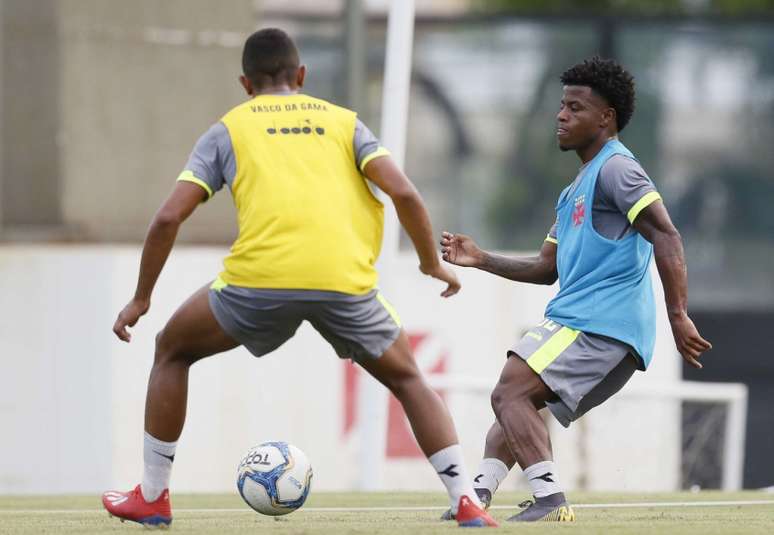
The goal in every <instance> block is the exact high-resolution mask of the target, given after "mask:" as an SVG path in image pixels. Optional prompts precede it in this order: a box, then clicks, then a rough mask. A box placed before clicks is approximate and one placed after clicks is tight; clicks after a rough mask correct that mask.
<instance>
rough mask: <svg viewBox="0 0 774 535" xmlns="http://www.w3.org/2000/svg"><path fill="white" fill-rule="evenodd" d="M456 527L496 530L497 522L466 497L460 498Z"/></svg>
mask: <svg viewBox="0 0 774 535" xmlns="http://www.w3.org/2000/svg"><path fill="white" fill-rule="evenodd" d="M455 518H456V519H457V525H458V526H459V527H461V528H496V527H499V525H498V524H497V522H495V520H494V519H493V518H492V517H491V516H489V514H488V513H487V512H486V511H484V510H483V509H481V508H480V507H479V506H478V505H476V504H475V503H473V502H472V501H470V498H468V497H467V496H462V497H461V498H460V503H459V505H458V506H457V514H456V516H455Z"/></svg>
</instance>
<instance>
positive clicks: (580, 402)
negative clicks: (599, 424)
mask: <svg viewBox="0 0 774 535" xmlns="http://www.w3.org/2000/svg"><path fill="white" fill-rule="evenodd" d="M513 354H515V355H517V356H519V357H521V358H522V359H523V360H524V361H525V362H526V363H527V364H528V365H529V367H530V368H532V369H533V370H534V371H535V373H537V374H538V375H539V376H540V378H541V379H542V380H543V382H544V383H545V384H546V386H548V388H550V389H551V391H552V392H554V394H556V396H557V399H556V400H554V401H549V402H548V403H546V405H547V406H548V409H549V410H550V411H551V413H552V414H553V415H554V416H555V417H556V419H557V420H558V421H559V423H560V424H562V425H563V426H564V427H569V425H570V423H571V422H573V421H575V420H577V419H578V418H580V417H581V416H583V415H584V414H585V413H587V412H588V411H589V410H591V409H593V408H594V407H596V406H597V405H599V404H601V403H602V402H604V401H605V400H607V399H608V398H609V397H610V396H612V395H613V394H615V393H616V392H618V391H619V390H620V389H621V388H623V386H624V385H625V384H626V383H627V381H628V380H629V379H630V378H631V376H632V375H634V372H635V370H637V369H638V368H641V364H640V361H639V357H637V356H636V353H635V352H634V350H633V349H632V348H631V347H630V346H629V345H627V344H624V343H623V342H619V341H618V340H613V339H612V338H607V337H605V336H599V335H595V334H587V333H584V332H581V331H576V330H574V329H570V328H569V327H563V326H562V325H559V324H558V323H555V322H553V321H551V320H550V319H547V318H546V319H544V320H543V321H542V322H540V323H539V324H538V325H537V326H536V327H533V328H532V329H530V330H529V331H527V333H526V334H525V335H524V337H523V338H522V339H521V340H520V341H519V342H518V343H517V344H516V345H515V346H513V347H512V348H511V349H510V351H509V352H508V356H512V355H513Z"/></svg>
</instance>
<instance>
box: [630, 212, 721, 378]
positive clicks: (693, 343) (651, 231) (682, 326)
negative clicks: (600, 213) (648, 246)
mask: <svg viewBox="0 0 774 535" xmlns="http://www.w3.org/2000/svg"><path fill="white" fill-rule="evenodd" d="M633 225H634V228H636V229H637V231H638V232H639V233H640V234H642V236H643V237H644V238H645V239H646V240H648V241H649V242H650V243H652V244H653V254H654V256H655V258H656V267H657V268H658V274H659V276H660V277H661V283H662V284H663V286H664V294H665V299H666V306H667V314H668V316H669V323H670V324H671V325H672V334H673V335H674V337H675V344H676V345H677V350H678V351H679V352H680V354H681V355H682V356H683V358H684V359H685V360H686V361H687V362H688V363H689V364H690V365H691V366H693V367H694V368H701V367H702V365H701V363H700V362H699V361H698V358H699V357H700V356H701V354H702V353H704V352H705V351H707V350H708V349H711V348H712V344H710V343H709V342H708V341H707V340H705V339H704V338H702V337H701V335H700V334H699V331H698V330H697V329H696V326H695V325H694V324H693V321H691V318H689V317H688V273H687V269H686V265H685V255H684V253H683V241H682V238H681V237H680V233H679V232H678V231H677V229H676V228H675V226H674V225H673V224H672V220H671V219H670V218H669V213H668V212H667V210H666V207H665V206H664V204H663V203H662V202H661V201H655V202H653V203H651V204H650V205H649V206H648V207H646V208H645V209H644V210H643V211H642V212H640V214H639V215H638V216H637V219H635V220H634V223H633Z"/></svg>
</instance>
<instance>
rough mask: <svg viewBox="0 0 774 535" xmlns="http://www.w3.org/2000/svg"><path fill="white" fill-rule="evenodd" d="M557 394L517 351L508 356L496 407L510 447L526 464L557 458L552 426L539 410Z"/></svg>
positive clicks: (497, 388)
mask: <svg viewBox="0 0 774 535" xmlns="http://www.w3.org/2000/svg"><path fill="white" fill-rule="evenodd" d="M555 397H556V394H554V393H553V392H552V391H551V390H550V389H549V388H548V386H546V384H545V383H544V382H543V381H542V380H541V379H540V376H539V375H538V374H537V373H535V371H534V370H533V369H532V368H530V367H529V365H528V364H527V363H526V362H525V361H524V360H522V359H521V358H519V357H518V356H515V355H514V356H513V357H509V358H508V360H507V361H506V362H505V366H504V367H503V370H502V372H501V373H500V379H499V381H498V382H497V386H495V389H494V391H493V392H492V398H491V399H492V409H493V410H494V413H495V417H496V418H497V422H498V423H499V424H500V428H501V429H502V432H503V435H504V438H505V441H506V443H507V445H508V449H509V450H510V451H511V453H512V454H513V457H514V459H515V460H516V462H517V463H519V466H521V467H522V468H525V467H528V466H531V465H533V464H535V463H538V462H541V461H549V460H551V459H552V458H553V455H552V452H551V442H550V439H549V436H548V427H546V424H545V422H544V421H543V418H541V416H540V414H538V411H539V410H540V409H542V408H543V407H545V404H546V401H548V400H550V399H553V398H555Z"/></svg>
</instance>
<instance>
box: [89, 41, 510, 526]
mask: <svg viewBox="0 0 774 535" xmlns="http://www.w3.org/2000/svg"><path fill="white" fill-rule="evenodd" d="M242 68H243V75H242V76H241V77H240V81H241V83H242V86H243V87H244V89H245V91H246V92H247V95H248V96H249V100H248V101H246V102H244V103H243V104H240V105H238V106H236V107H235V108H233V109H232V110H231V111H229V112H228V113H226V114H225V115H224V116H223V118H222V119H221V120H220V121H219V122H218V123H216V124H215V125H214V126H212V127H211V128H210V129H209V130H208V131H207V133H205V134H204V135H203V136H202V137H201V139H199V141H198V142H197V144H196V146H195V148H194V150H193V152H192V154H191V156H190V158H189V160H188V163H187V164H186V166H185V169H184V171H183V172H182V173H181V175H180V177H179V178H178V181H177V184H176V185H175V188H174V189H173V191H172V193H171V194H170V196H169V198H168V199H167V200H166V201H165V202H164V203H163V205H162V206H161V208H160V209H159V211H158V212H157V213H156V215H155V217H154V218H153V221H152V223H151V226H150V229H149V231H148V235H147V237H146V240H145V245H144V248H143V253H142V259H141V262H140V274H139V279H138V283H137V288H136V290H135V294H134V297H133V298H132V299H131V300H130V301H129V304H127V305H126V307H125V308H124V309H123V310H122V311H121V313H120V314H119V315H118V319H117V320H116V322H115V325H114V327H113V331H114V332H115V334H116V335H117V336H118V338H120V339H121V340H123V341H125V342H129V341H130V340H131V334H130V333H129V331H128V330H127V327H132V326H134V325H135V324H136V323H137V321H138V320H139V318H140V317H141V316H142V315H143V314H145V313H146V312H147V311H148V308H149V307H150V302H151V293H152V290H153V287H154V285H155V283H156V280H157V278H158V276H159V273H160V272H161V269H162V267H163V265H164V263H165V261H166V259H167V256H168V255H169V252H170V250H171V249H172V246H173V244H174V241H175V236H176V235H177V231H178V228H179V227H180V225H181V224H182V223H183V221H185V220H186V219H187V218H188V216H190V215H191V213H192V212H193V211H194V209H195V208H196V207H197V206H199V205H200V204H201V203H202V202H204V201H206V200H207V199H209V198H210V197H211V196H212V195H213V194H214V193H215V192H216V191H218V190H219V189H221V188H222V187H223V186H224V185H225V186H227V187H228V188H229V189H230V190H231V194H232V196H233V198H234V204H235V206H236V209H237V216H238V223H239V235H238V237H237V239H236V241H235V242H234V244H233V246H232V248H231V253H230V254H229V255H228V257H227V258H226V259H225V261H224V270H223V272H222V273H221V274H220V275H219V276H218V277H217V278H216V279H215V281H214V282H212V283H208V284H207V285H206V286H204V287H203V288H201V289H200V290H199V291H197V292H195V293H194V294H193V295H192V296H191V297H190V298H189V299H188V300H187V301H186V302H185V303H183V304H182V305H181V306H180V308H179V309H178V310H177V311H176V312H175V313H174V314H173V315H172V317H171V318H170V320H169V322H168V323H167V324H166V326H165V327H164V329H163V330H162V331H161V332H160V333H159V334H158V336H157V337H156V351H155V360H154V363H153V368H152V370H151V375H150V379H149V382H148V392H147V397H146V405H145V439H144V440H145V444H144V451H143V459H144V463H145V468H144V473H143V479H142V483H141V484H139V485H137V486H136V487H135V488H134V490H132V491H129V492H118V491H109V492H106V493H105V494H104V495H103V497H102V502H103V505H104V506H105V508H106V509H107V510H108V512H109V513H110V514H111V515H114V516H117V517H119V518H121V519H122V520H132V521H134V522H139V523H141V524H143V525H146V526H166V525H169V524H170V523H171V521H172V510H171V506H170V502H169V490H168V487H169V479H170V474H171V470H172V462H173V460H174V456H175V450H176V447H177V440H178V438H179V436H180V433H181V431H182V429H183V423H184V421H185V411H186V400H187V387H188V369H189V368H190V366H191V365H192V364H194V363H195V362H197V361H198V360H200V359H202V358H205V357H208V356H210V355H214V354H217V353H221V352H224V351H228V350H229V349H232V348H234V347H236V346H238V345H244V346H245V347H246V348H247V349H248V350H249V351H250V352H251V353H253V354H254V355H255V356H257V357H260V356H262V355H265V354H267V353H269V352H271V351H273V350H274V349H276V348H278V347H279V346H280V345H282V344H283V343H284V342H285V341H287V340H288V339H289V338H291V337H292V336H293V335H294V333H295V331H296V329H297V328H298V326H299V325H300V324H301V322H302V321H304V320H307V321H309V322H310V323H311V324H312V326H313V327H314V328H315V329H316V330H317V331H319V332H320V334H321V335H322V336H323V337H324V338H325V339H326V340H327V341H328V342H329V343H330V344H331V345H332V346H333V348H334V349H335V350H336V352H337V354H338V355H339V356H340V357H342V358H351V359H353V360H354V361H355V362H357V363H358V364H359V365H360V366H362V367H363V368H364V369H365V370H366V371H368V372H369V373H370V374H371V375H372V376H374V377H375V378H376V379H377V380H379V381H380V382H381V383H382V384H384V385H385V386H386V387H387V388H389V389H390V391H391V392H392V393H393V394H395V396H396V397H397V398H398V400H400V402H401V404H402V405H403V408H404V410H405V412H406V415H407V416H408V418H409V421H410V422H411V426H412V429H413V430H414V434H415V436H416V439H417V441H418V442H419V445H420V447H421V448H422V451H423V452H424V453H425V455H427V457H428V459H429V461H430V463H431V464H432V465H433V467H434V468H435V471H436V472H437V473H438V475H439V477H440V479H441V481H442V482H443V483H444V485H445V486H446V489H447V491H448V494H449V498H450V503H451V506H452V508H453V510H454V512H455V514H456V517H457V520H458V523H459V524H460V525H462V526H471V527H486V526H496V523H495V522H494V521H493V520H492V519H491V517H489V515H488V514H487V513H486V512H485V511H484V510H483V509H482V508H481V507H480V502H479V500H478V497H477V496H476V493H475V491H474V490H473V487H472V484H471V483H470V481H471V480H470V478H469V477H468V474H467V472H466V470H465V467H464V462H463V458H462V451H461V448H460V446H459V444H458V440H457V435H456V431H455V429H454V424H453V422H452V420H451V417H450V415H449V413H448V411H447V409H446V406H445V405H444V403H443V401H442V400H441V399H440V398H439V396H438V395H437V394H436V393H435V392H434V391H433V390H432V389H431V388H430V387H429V386H428V385H427V383H426V382H425V380H424V378H423V377H422V374H421V373H420V371H419V370H418V368H417V366H416V363H415V361H414V358H413V356H412V354H411V349H410V347H409V343H408V339H407V337H406V334H405V333H404V332H403V330H402V328H401V325H400V320H399V318H398V316H397V314H396V312H395V310H394V309H393V308H392V307H391V306H390V305H389V303H388V302H387V301H386V300H385V299H384V297H383V296H382V295H381V294H380V293H379V292H378V290H377V289H376V283H377V273H376V270H375V268H374V264H375V262H376V259H377V257H378V256H379V250H380V248H381V241H382V226H383V205H382V203H381V202H380V201H379V200H378V199H377V198H376V197H375V196H374V195H373V193H372V192H371V189H370V188H369V184H368V182H367V181H370V182H371V183H373V184H375V185H376V186H378V187H379V188H381V189H382V191H384V192H385V193H386V194H387V195H388V196H389V197H390V199H391V200H392V202H393V203H394V204H395V208H396V210H397V213H398V217H399V219H400V222H401V224H402V225H403V228H404V229H405V230H406V232H407V233H408V235H409V237H410V238H411V240H412V242H413V244H414V247H415V249H416V252H417V255H418V256H419V269H420V271H421V272H422V273H424V274H426V275H429V276H431V277H433V278H436V279H438V280H440V281H443V282H444V283H446V284H447V287H446V289H445V290H444V291H443V293H442V294H441V295H442V296H443V297H449V296H451V295H454V294H455V293H457V292H458V291H459V289H460V284H459V282H458V281H457V277H456V276H455V275H454V273H453V272H452V271H450V270H449V269H447V268H446V267H445V266H443V265H442V263H441V262H440V258H439V256H438V253H437V252H436V248H435V244H434V238H433V231H432V227H431V224H430V218H429V215H428V213H427V210H426V208H425V205H424V203H423V201H422V198H421V197H420V195H419V193H418V192H417V190H416V188H415V187H414V185H413V184H412V183H411V181H409V179H408V178H407V177H406V176H405V175H404V174H403V172H402V171H401V170H400V169H399V168H398V167H397V166H396V165H395V163H394V161H393V160H392V158H391V157H390V155H389V152H387V150H385V149H384V148H382V147H381V146H380V145H379V142H378V140H377V139H376V138H375V137H374V135H373V134H372V133H371V132H370V131H369V130H368V128H367V127H366V126H365V125H364V124H363V123H362V122H360V121H359V120H358V118H357V116H356V114H355V113H354V112H352V111H350V110H347V109H345V108H341V107H339V106H336V105H334V104H331V103H330V102H326V101H324V100H321V99H318V98H314V97H311V96H308V95H304V94H301V93H300V89H301V87H302V86H303V83H304V77H305V74H306V67H305V66H303V65H301V64H300V62H299V57H298V51H297V49H296V47H295V44H294V43H293V41H292V40H291V39H290V37H289V36H288V35H287V34H286V33H285V32H283V31H281V30H278V29H264V30H260V31H258V32H256V33H254V34H253V35H251V36H250V37H249V38H248V39H247V41H246V42H245V47H244V51H243V55H242Z"/></svg>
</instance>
